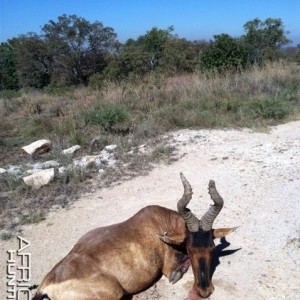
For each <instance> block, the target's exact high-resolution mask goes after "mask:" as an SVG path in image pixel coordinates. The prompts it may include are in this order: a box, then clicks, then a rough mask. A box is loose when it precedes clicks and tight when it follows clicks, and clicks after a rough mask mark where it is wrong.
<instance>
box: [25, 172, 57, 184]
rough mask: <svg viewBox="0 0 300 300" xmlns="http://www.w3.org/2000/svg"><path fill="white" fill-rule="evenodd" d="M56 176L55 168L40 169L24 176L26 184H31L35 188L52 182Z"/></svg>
mask: <svg viewBox="0 0 300 300" xmlns="http://www.w3.org/2000/svg"><path fill="white" fill-rule="evenodd" d="M54 177H55V169H54V168H51V169H46V170H41V171H38V172H36V173H34V174H32V175H29V176H26V177H24V178H23V181H24V183H25V184H26V185H28V186H31V187H32V188H34V189H39V188H41V187H42V186H44V185H47V184H48V183H50V182H51V181H52V180H53V179H54Z"/></svg>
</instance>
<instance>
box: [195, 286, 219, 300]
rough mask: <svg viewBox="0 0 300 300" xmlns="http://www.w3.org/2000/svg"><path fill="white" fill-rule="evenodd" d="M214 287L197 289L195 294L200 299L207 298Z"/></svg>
mask: <svg viewBox="0 0 300 300" xmlns="http://www.w3.org/2000/svg"><path fill="white" fill-rule="evenodd" d="M214 289H215V288H214V286H213V285H210V286H209V287H207V288H206V289H199V288H198V289H197V294H198V295H199V296H200V297H201V298H208V297H209V296H210V295H211V294H212V293H213V291H214Z"/></svg>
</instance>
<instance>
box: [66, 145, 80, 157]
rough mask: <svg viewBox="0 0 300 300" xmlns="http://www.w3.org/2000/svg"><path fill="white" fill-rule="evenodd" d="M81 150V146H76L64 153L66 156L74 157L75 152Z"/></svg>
mask: <svg viewBox="0 0 300 300" xmlns="http://www.w3.org/2000/svg"><path fill="white" fill-rule="evenodd" d="M80 149H81V147H80V146H79V145H75V146H72V147H70V148H68V149H65V150H63V151H62V153H63V154H66V155H73V154H74V153H75V152H77V151H78V150H80Z"/></svg>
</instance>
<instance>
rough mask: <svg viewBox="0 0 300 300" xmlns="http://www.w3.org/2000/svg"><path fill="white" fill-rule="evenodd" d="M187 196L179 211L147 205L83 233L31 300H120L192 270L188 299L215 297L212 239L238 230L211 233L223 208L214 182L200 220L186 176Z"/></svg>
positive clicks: (185, 187) (210, 184)
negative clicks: (190, 206)
mask: <svg viewBox="0 0 300 300" xmlns="http://www.w3.org/2000/svg"><path fill="white" fill-rule="evenodd" d="M180 175H181V180H182V182H183V185H184V194H183V196H182V198H181V199H180V200H179V201H178V204H177V208H178V212H176V211H173V210H170V209H167V208H165V207H161V206H156V205H153V206H147V207H145V208H143V209H141V210H140V211H139V212H138V213H136V214H135V215H134V216H132V217H131V218H130V219H128V220H127V221H125V222H122V223H119V224H115V225H111V226H107V227H101V228H97V229H94V230H92V231H90V232H88V233H87V234H85V235H84V236H83V237H82V238H81V239H80V240H79V241H78V242H77V243H76V244H75V246H74V247H73V249H72V250H71V251H70V252H69V254H68V255H67V256H65V257H64V258H63V259H62V260H61V261H60V262H59V263H58V264H57V265H56V266H55V267H54V268H53V269H52V270H51V271H50V272H49V273H48V274H47V275H46V276H45V278H44V279H43V281H42V283H41V284H40V285H39V287H38V290H37V293H36V295H35V297H34V298H33V299H32V300H41V299H44V298H45V299H51V300H69V299H73V300H119V299H121V298H122V297H123V296H125V295H132V294H135V293H138V292H140V291H142V290H144V289H146V288H148V287H150V286H151V285H152V284H153V283H154V282H155V281H156V280H158V279H159V277H160V276H161V275H162V274H163V275H165V276H167V277H168V278H169V281H170V282H172V283H175V282H177V281H178V280H179V279H180V278H181V277H182V276H183V274H184V273H185V272H186V271H187V269H188V267H189V266H190V265H192V269H193V273H194V277H195V281H194V285H193V288H192V290H191V292H190V296H189V297H190V299H193V300H194V299H201V297H202V298H206V297H208V296H209V295H210V294H211V293H212V292H213V289H214V288H213V285H212V283H211V276H210V266H211V259H212V253H213V249H214V242H213V239H214V238H215V237H218V238H220V237H223V236H225V235H227V234H228V233H230V232H231V231H233V230H234V229H225V228H223V229H216V230H214V229H212V224H213V221H214V219H215V218H216V216H217V214H218V213H219V212H220V210H221V208H222V206H223V200H222V198H221V197H220V195H219V194H218V192H217V190H216V188H215V184H214V182H213V181H210V183H209V194H210V196H211V198H212V200H213V201H214V203H215V205H213V206H211V207H210V209H209V210H208V212H207V213H206V214H205V215H204V216H203V217H202V218H201V220H198V219H197V218H196V217H195V216H194V215H193V214H192V213H191V211H190V210H189V209H187V208H186V206H187V204H188V203H189V201H190V200H191V197H192V189H191V186H190V184H189V183H188V182H187V180H186V179H185V178H184V176H183V175H182V174H180Z"/></svg>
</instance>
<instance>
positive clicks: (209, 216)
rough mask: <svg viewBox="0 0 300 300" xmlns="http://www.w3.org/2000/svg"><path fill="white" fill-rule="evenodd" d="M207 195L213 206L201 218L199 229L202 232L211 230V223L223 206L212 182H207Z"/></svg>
mask: <svg viewBox="0 0 300 300" xmlns="http://www.w3.org/2000/svg"><path fill="white" fill-rule="evenodd" d="M208 193H209V195H210V197H211V199H212V200H213V201H214V203H215V204H214V205H212V206H211V207H210V208H209V210H208V211H207V212H206V213H205V214H204V216H203V217H202V218H201V221H200V224H201V228H202V229H203V230H204V231H209V230H211V229H212V225H213V222H214V221H215V219H216V217H217V215H218V214H219V213H220V211H221V209H222V207H223V204H224V201H223V199H222V197H221V196H220V194H219V193H218V191H217V189H216V184H215V182H214V181H213V180H210V181H209V184H208Z"/></svg>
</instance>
